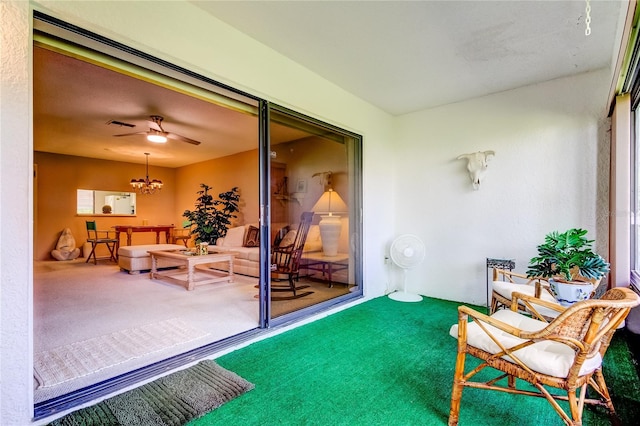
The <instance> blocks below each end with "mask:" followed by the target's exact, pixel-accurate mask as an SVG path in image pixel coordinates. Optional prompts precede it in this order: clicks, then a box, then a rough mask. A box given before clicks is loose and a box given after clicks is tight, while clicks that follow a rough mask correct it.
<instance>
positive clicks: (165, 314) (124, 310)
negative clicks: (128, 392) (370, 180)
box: [34, 259, 347, 402]
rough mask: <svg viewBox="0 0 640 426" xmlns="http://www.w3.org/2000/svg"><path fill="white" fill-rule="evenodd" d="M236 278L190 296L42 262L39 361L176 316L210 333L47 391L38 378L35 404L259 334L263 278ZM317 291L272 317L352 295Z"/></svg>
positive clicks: (37, 282)
mask: <svg viewBox="0 0 640 426" xmlns="http://www.w3.org/2000/svg"><path fill="white" fill-rule="evenodd" d="M235 278H236V279H235V282H233V283H214V284H209V285H202V286H197V287H196V288H195V290H193V291H187V290H185V288H184V287H181V286H178V285H174V284H170V283H167V282H164V281H162V280H151V279H149V274H147V273H143V274H139V275H129V274H127V273H126V272H121V271H120V270H119V268H118V267H117V265H115V264H114V263H112V262H107V261H102V262H98V265H94V264H93V263H84V259H76V260H74V261H68V262H56V261H42V262H35V264H34V355H35V354H40V353H47V352H51V351H55V350H57V349H58V348H62V347H72V346H71V345H75V344H78V343H79V342H85V341H88V340H91V339H94V338H98V337H100V336H109V335H112V334H114V333H119V332H121V331H123V330H129V329H136V328H140V327H143V326H145V325H147V324H154V323H160V322H163V321H167V320H169V319H172V318H179V319H180V320H181V321H183V322H184V323H186V324H187V325H188V326H189V327H190V328H192V329H195V330H201V331H203V332H205V333H206V334H205V335H204V336H203V337H200V338H196V339H193V340H187V341H185V342H183V343H179V344H176V345H174V346H170V347H166V348H163V349H161V350H158V351H156V352H152V353H147V354H145V355H143V356H140V357H137V358H130V359H127V360H126V361H123V362H121V363H117V364H115V365H111V366H108V367H105V368H101V369H98V370H97V371H94V372H92V373H89V374H86V375H83V376H79V377H76V378H72V379H69V380H66V381H63V382H60V383H58V384H55V385H47V384H46V383H53V382H51V381H50V382H47V380H44V379H43V381H44V383H45V386H43V385H42V383H39V382H38V381H37V380H35V379H34V399H35V401H36V402H41V401H45V400H48V399H50V398H53V397H56V396H59V395H62V394H65V393H68V392H71V391H73V390H76V389H79V388H81V387H84V386H88V385H91V384H94V383H97V382H100V381H102V380H106V379H108V378H110V377H115V376H117V375H120V374H122V373H124V372H127V371H131V370H134V369H136V368H140V367H143V366H145V365H149V364H150V363H153V362H157V361H160V360H162V359H166V358H168V357H170V356H174V355H177V354H179V353H184V352H185V351H188V350H191V349H194V348H197V347H200V346H203V345H205V344H207V343H211V342H216V341H219V340H222V339H224V338H227V337H230V336H234V335H236V334H239V333H242V332H244V331H247V330H251V329H253V328H257V327H258V325H259V305H258V300H257V299H256V298H255V297H254V296H255V295H256V294H257V289H256V288H255V285H256V284H257V283H258V279H257V278H253V277H247V276H243V275H236V276H235ZM302 280H304V278H302ZM311 285H312V286H313V289H312V290H313V291H314V294H313V295H310V296H307V297H303V298H301V299H298V300H294V301H283V302H274V303H273V304H272V314H273V315H274V316H278V315H282V314H284V313H287V312H291V311H293V310H296V309H301V308H303V307H306V306H310V305H313V304H316V303H319V302H321V301H324V300H327V299H330V298H333V297H337V296H338V295H340V294H344V293H345V292H346V291H347V288H346V287H345V286H344V285H342V284H335V285H334V286H333V287H332V288H329V287H328V286H327V284H326V283H325V282H322V281H316V280H314V281H313V282H311ZM47 365H48V362H41V364H40V367H38V368H39V369H40V370H42V371H44V369H45V366H47ZM105 365H106V364H105ZM93 368H95V367H93ZM39 374H46V373H39ZM64 377H68V376H63V379H64ZM55 380H59V379H54V381H55Z"/></svg>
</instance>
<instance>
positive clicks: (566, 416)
mask: <svg viewBox="0 0 640 426" xmlns="http://www.w3.org/2000/svg"><path fill="white" fill-rule="evenodd" d="M513 296H514V297H513V303H512V305H511V310H499V311H497V312H496V313H494V314H493V315H491V316H487V315H484V314H482V313H480V312H477V311H475V310H473V309H471V308H469V307H467V306H459V307H458V324H455V325H454V326H452V327H451V331H450V334H451V335H452V336H453V337H456V338H457V339H458V355H457V358H456V367H455V373H454V379H453V389H452V392H451V410H450V412H449V425H457V424H458V420H459V414H460V401H461V398H462V390H463V389H464V387H465V386H468V387H474V388H478V389H486V390H497V391H502V392H508V393H514V394H520V395H528V396H536V397H541V398H546V399H547V401H548V402H549V403H550V404H551V405H552V407H553V408H554V409H555V410H556V412H557V413H558V415H559V416H560V417H561V418H562V420H563V421H564V422H565V424H567V425H581V424H582V410H583V407H584V404H596V405H603V406H604V407H606V408H607V409H608V410H609V412H610V413H611V415H612V417H614V418H615V409H614V407H613V403H612V402H611V397H610V395H609V391H608V389H607V385H606V383H605V380H604V376H603V374H602V359H603V358H604V355H605V352H606V350H607V348H608V347H609V343H610V341H611V337H612V336H613V333H614V332H615V330H616V328H617V327H618V326H619V325H620V324H621V323H622V321H624V319H625V318H626V316H627V315H628V313H629V310H630V309H631V308H633V307H635V306H638V305H639V304H640V298H639V297H638V295H637V294H636V293H634V292H633V291H632V290H629V289H627V288H614V289H611V290H609V291H607V292H606V293H605V294H604V295H603V296H602V298H600V299H589V300H584V301H581V302H577V303H575V304H573V305H572V306H570V307H568V308H565V307H562V306H560V305H558V304H555V303H549V302H546V301H544V300H540V299H535V298H533V297H531V296H529V295H525V294H521V293H517V292H516V293H514V294H513ZM527 303H528V304H532V303H535V304H537V305H541V306H544V307H546V308H548V309H555V310H556V311H557V312H558V316H557V317H556V318H555V319H553V320H552V321H551V322H549V323H547V322H544V321H539V320H536V319H533V318H531V317H529V316H526V315H523V314H521V313H518V312H517V311H518V309H519V307H518V306H519V304H527ZM469 317H471V319H472V320H473V321H472V322H468V319H469ZM467 354H469V355H471V356H473V357H475V358H478V359H480V360H481V363H480V364H479V365H478V366H477V367H475V368H474V369H472V370H471V371H469V372H467V373H465V371H464V367H465V358H466V355H467ZM486 367H492V368H493V369H495V370H498V373H499V374H498V376H497V377H495V378H493V379H491V380H488V381H486V382H473V381H471V378H472V377H473V376H475V375H476V374H477V373H478V372H480V371H482V370H484V369H485V368H486ZM504 379H506V384H499V383H500V381H501V380H504ZM516 379H521V380H524V381H526V382H528V383H530V384H532V385H533V386H534V387H535V388H536V389H537V390H528V389H525V388H522V387H520V388H516ZM587 385H590V386H591V387H592V388H593V389H594V390H595V391H596V392H597V394H598V396H599V398H598V399H592V398H587V397H586V396H587ZM545 386H546V387H552V388H557V389H559V390H563V391H565V392H566V395H564V394H562V393H558V392H554V393H553V394H552V393H551V392H549V390H548V389H547V388H546V387H545ZM558 400H561V401H567V402H568V404H569V413H567V412H565V410H563V408H562V407H561V406H560V405H559V404H558V402H557V401H558Z"/></svg>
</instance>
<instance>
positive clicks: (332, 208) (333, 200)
mask: <svg viewBox="0 0 640 426" xmlns="http://www.w3.org/2000/svg"><path fill="white" fill-rule="evenodd" d="M311 210H312V211H313V212H314V213H315V214H320V215H323V214H325V215H329V216H331V215H333V213H346V212H348V211H349V209H348V208H347V205H346V204H345V203H344V200H343V199H342V197H340V195H339V194H338V193H337V192H336V191H334V190H333V189H330V190H328V191H325V192H324V193H323V194H322V196H321V197H320V199H319V200H318V202H317V203H316V204H315V206H313V208H312V209H311Z"/></svg>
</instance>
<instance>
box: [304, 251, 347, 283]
mask: <svg viewBox="0 0 640 426" xmlns="http://www.w3.org/2000/svg"><path fill="white" fill-rule="evenodd" d="M300 268H301V269H309V270H312V271H319V272H322V279H328V284H329V287H333V273H334V272H338V271H344V270H345V269H349V255H348V254H347V253H338V254H337V255H336V256H325V255H324V254H323V253H322V252H308V253H302V262H301V263H300ZM325 277H326V278H325ZM345 284H346V285H348V283H345Z"/></svg>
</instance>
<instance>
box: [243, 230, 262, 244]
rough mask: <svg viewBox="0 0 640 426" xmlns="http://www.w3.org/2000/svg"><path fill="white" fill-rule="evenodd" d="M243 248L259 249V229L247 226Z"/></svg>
mask: <svg viewBox="0 0 640 426" xmlns="http://www.w3.org/2000/svg"><path fill="white" fill-rule="evenodd" d="M244 246H245V247H260V229H259V228H256V227H255V226H251V225H249V228H248V229H247V235H245V236H244Z"/></svg>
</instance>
